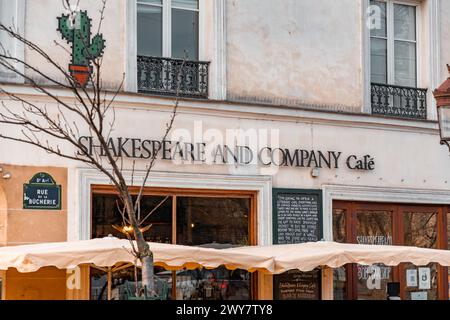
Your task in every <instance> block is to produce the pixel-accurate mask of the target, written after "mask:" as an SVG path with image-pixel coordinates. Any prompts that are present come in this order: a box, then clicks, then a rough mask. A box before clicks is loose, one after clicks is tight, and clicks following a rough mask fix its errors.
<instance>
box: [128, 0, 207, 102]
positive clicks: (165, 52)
mask: <svg viewBox="0 0 450 320" xmlns="http://www.w3.org/2000/svg"><path fill="white" fill-rule="evenodd" d="M136 5H137V8H136V9H137V26H136V32H137V36H136V38H137V90H138V91H139V92H143V93H151V94H157V95H169V96H174V95H176V96H183V97H192V98H201V99H205V98H207V97H208V82H209V79H208V70H209V62H205V61H199V56H200V53H199V47H200V44H199V41H200V40H199V0H138V1H137V2H136Z"/></svg>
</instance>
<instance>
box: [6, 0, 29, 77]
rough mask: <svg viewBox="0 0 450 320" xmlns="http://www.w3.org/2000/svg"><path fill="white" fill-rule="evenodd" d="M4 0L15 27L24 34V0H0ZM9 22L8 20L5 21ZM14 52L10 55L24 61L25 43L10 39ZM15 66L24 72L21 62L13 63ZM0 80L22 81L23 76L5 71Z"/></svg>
mask: <svg viewBox="0 0 450 320" xmlns="http://www.w3.org/2000/svg"><path fill="white" fill-rule="evenodd" d="M0 1H5V3H7V5H8V9H7V10H8V12H9V13H10V16H11V18H12V19H13V20H12V21H14V23H15V27H16V28H17V29H18V30H19V33H20V34H21V35H25V0H0ZM6 24H9V21H7V22H6ZM11 41H12V42H13V44H12V47H13V48H14V52H12V53H11V55H13V56H15V57H17V58H18V59H19V60H22V61H25V45H24V44H23V43H22V42H20V41H19V40H17V39H11ZM14 65H15V68H16V69H17V70H18V71H19V72H20V73H24V72H25V67H24V65H23V64H21V63H18V62H16V63H14ZM0 81H1V82H8V83H24V82H25V81H24V79H23V77H21V76H19V75H17V74H16V73H13V72H5V73H4V75H2V74H1V73H0Z"/></svg>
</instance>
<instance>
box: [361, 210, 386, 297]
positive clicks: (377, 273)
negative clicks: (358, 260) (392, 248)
mask: <svg viewBox="0 0 450 320" xmlns="http://www.w3.org/2000/svg"><path fill="white" fill-rule="evenodd" d="M392 216H393V213H392V211H384V210H357V212H356V219H357V221H356V242H357V243H358V244H368V245H392ZM356 268H357V281H358V282H357V290H358V299H359V300H386V299H387V284H388V282H392V280H393V278H392V276H393V273H392V267H387V266H385V265H383V264H374V265H371V266H363V265H357V266H356Z"/></svg>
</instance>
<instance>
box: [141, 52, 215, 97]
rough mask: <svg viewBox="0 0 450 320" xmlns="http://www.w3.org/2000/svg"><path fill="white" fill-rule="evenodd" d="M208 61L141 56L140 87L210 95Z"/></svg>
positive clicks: (168, 92) (146, 90) (166, 92)
mask: <svg viewBox="0 0 450 320" xmlns="http://www.w3.org/2000/svg"><path fill="white" fill-rule="evenodd" d="M208 69H209V62H201V61H187V60H181V59H170V58H161V57H146V56H138V58H137V73H138V74H137V78H138V91H139V92H143V93H153V94H159V95H170V96H176V95H179V96H181V97H193V98H204V99H205V98H208Z"/></svg>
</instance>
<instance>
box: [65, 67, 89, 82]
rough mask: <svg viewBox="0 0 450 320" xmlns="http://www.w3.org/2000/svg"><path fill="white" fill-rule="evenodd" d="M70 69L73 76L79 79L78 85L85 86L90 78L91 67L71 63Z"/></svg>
mask: <svg viewBox="0 0 450 320" xmlns="http://www.w3.org/2000/svg"><path fill="white" fill-rule="evenodd" d="M69 71H70V74H71V75H72V77H73V78H75V80H76V81H77V83H78V85H80V86H81V87H84V86H85V85H86V83H87V82H88V80H89V75H90V73H91V69H90V68H89V67H87V66H76V65H73V64H71V65H69Z"/></svg>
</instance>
